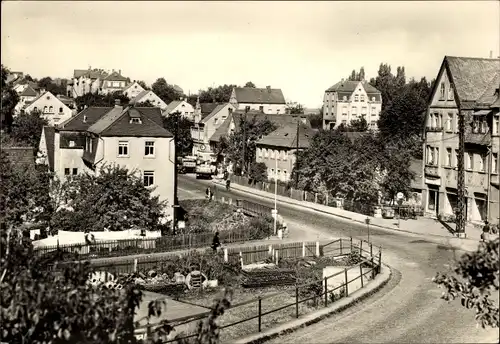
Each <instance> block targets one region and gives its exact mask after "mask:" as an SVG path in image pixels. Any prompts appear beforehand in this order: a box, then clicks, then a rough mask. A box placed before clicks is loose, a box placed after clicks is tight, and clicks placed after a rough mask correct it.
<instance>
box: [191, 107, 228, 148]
mask: <svg viewBox="0 0 500 344" xmlns="http://www.w3.org/2000/svg"><path fill="white" fill-rule="evenodd" d="M233 111H234V107H233V105H231V104H229V103H226V104H219V105H217V107H215V109H214V110H213V111H212V112H211V113H210V114H209V115H208V116H206V117H205V118H201V105H200V103H199V99H198V102H197V103H196V106H195V116H194V118H195V123H194V125H193V127H191V139H192V140H193V151H192V154H193V155H194V156H198V154H199V153H214V151H213V150H212V149H211V146H210V138H211V137H212V136H213V135H214V134H215V132H216V130H217V129H218V128H219V127H220V126H221V125H222V124H223V123H224V122H225V121H226V119H228V118H229V116H230V115H231V114H232V113H233ZM197 114H199V115H197Z"/></svg>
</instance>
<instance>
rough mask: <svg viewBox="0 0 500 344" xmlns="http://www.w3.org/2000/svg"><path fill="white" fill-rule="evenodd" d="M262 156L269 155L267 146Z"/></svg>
mask: <svg viewBox="0 0 500 344" xmlns="http://www.w3.org/2000/svg"><path fill="white" fill-rule="evenodd" d="M264 156H265V157H266V158H268V157H269V150H268V149H267V148H264Z"/></svg>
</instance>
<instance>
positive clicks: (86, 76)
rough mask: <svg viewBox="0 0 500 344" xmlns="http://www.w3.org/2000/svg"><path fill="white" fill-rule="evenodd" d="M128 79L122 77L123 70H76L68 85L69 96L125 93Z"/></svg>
mask: <svg viewBox="0 0 500 344" xmlns="http://www.w3.org/2000/svg"><path fill="white" fill-rule="evenodd" d="M127 81H128V79H127V78H125V77H123V76H122V75H121V70H119V71H115V70H114V69H113V70H112V71H111V72H108V71H105V70H104V69H96V68H94V69H92V68H91V67H89V69H75V70H74V72H73V78H72V79H71V80H68V82H67V85H66V90H67V96H68V97H72V98H77V97H80V96H83V95H85V94H87V93H96V92H98V93H99V94H104V95H105V94H108V93H113V92H116V91H123V90H124V89H125V88H126V86H127Z"/></svg>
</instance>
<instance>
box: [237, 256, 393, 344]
mask: <svg viewBox="0 0 500 344" xmlns="http://www.w3.org/2000/svg"><path fill="white" fill-rule="evenodd" d="M382 266H383V268H382V272H381V273H380V274H379V275H378V276H381V280H380V281H375V280H372V282H374V283H375V282H378V284H372V285H371V286H370V284H368V290H367V288H364V289H358V290H356V291H355V292H354V293H353V294H354V297H353V298H352V299H351V300H347V298H346V299H344V300H341V301H340V302H339V303H338V304H333V305H331V306H329V307H327V308H323V309H321V310H318V311H315V312H312V313H309V314H306V315H303V316H302V317H299V318H298V319H294V320H291V321H289V322H288V323H285V324H283V325H281V326H278V327H275V328H270V329H267V330H265V331H263V332H260V333H258V334H253V335H249V336H247V337H245V338H242V339H240V340H237V341H234V342H233V343H235V344H260V343H263V342H265V341H267V340H270V339H273V338H276V337H279V336H281V335H286V334H289V333H292V332H294V331H297V330H299V329H301V328H304V327H307V326H310V325H312V324H315V323H317V322H319V321H321V320H323V319H326V318H328V317H331V316H332V315H335V314H338V313H341V312H343V311H344V310H346V309H348V308H350V307H352V306H354V305H355V304H356V303H358V302H361V301H363V300H365V299H367V298H369V297H370V296H372V295H373V294H375V293H376V292H378V291H380V290H381V289H382V288H383V287H385V286H386V285H387V283H389V281H390V280H391V278H392V270H391V268H390V266H388V265H385V264H382ZM384 271H386V272H387V271H388V273H387V276H383V275H384ZM375 278H376V277H375ZM370 287H371V288H370ZM359 291H361V293H360V294H359V296H358V295H356V293H357V292H359ZM363 291H364V293H363ZM345 300H347V301H345ZM342 301H344V302H342Z"/></svg>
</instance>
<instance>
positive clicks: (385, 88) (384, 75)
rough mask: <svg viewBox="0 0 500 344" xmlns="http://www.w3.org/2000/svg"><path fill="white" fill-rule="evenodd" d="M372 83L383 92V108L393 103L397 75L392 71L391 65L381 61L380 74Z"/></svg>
mask: <svg viewBox="0 0 500 344" xmlns="http://www.w3.org/2000/svg"><path fill="white" fill-rule="evenodd" d="M372 81H373V83H372V85H373V86H374V87H375V88H376V89H378V90H379V91H380V92H381V94H382V110H384V109H385V108H386V107H388V106H389V105H390V104H391V103H392V98H393V96H394V92H395V90H396V87H395V77H394V75H393V74H392V72H391V66H390V65H389V64H386V63H381V64H380V67H379V70H378V75H377V77H376V78H375V80H372Z"/></svg>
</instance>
